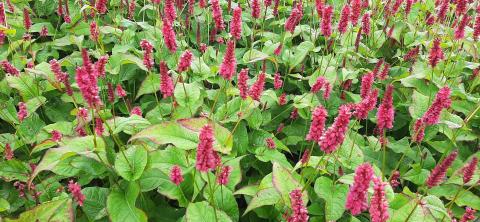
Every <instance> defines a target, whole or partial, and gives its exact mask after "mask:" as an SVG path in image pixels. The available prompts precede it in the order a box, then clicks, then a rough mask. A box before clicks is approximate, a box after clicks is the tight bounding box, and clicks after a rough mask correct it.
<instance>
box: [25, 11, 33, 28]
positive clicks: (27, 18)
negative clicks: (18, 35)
mask: <svg viewBox="0 0 480 222" xmlns="http://www.w3.org/2000/svg"><path fill="white" fill-rule="evenodd" d="M23 26H24V27H25V29H26V30H27V31H28V30H30V27H32V20H31V19H30V12H29V11H28V9H27V8H23Z"/></svg>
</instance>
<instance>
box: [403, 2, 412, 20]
mask: <svg viewBox="0 0 480 222" xmlns="http://www.w3.org/2000/svg"><path fill="white" fill-rule="evenodd" d="M412 4H413V0H407V3H406V5H405V16H408V14H410V11H411V10H412Z"/></svg>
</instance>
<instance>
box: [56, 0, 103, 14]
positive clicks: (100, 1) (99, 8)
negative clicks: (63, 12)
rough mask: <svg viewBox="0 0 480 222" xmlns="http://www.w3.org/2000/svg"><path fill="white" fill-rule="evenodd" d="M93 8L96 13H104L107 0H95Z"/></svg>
mask: <svg viewBox="0 0 480 222" xmlns="http://www.w3.org/2000/svg"><path fill="white" fill-rule="evenodd" d="M65 1H66V0H65ZM95 8H96V9H97V12H98V13H100V14H105V12H107V0H97V1H96V4H95Z"/></svg>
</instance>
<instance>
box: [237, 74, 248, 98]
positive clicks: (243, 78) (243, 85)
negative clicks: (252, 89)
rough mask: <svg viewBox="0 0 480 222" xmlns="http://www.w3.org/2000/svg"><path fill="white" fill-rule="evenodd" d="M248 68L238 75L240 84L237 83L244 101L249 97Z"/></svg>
mask: <svg viewBox="0 0 480 222" xmlns="http://www.w3.org/2000/svg"><path fill="white" fill-rule="evenodd" d="M247 81H248V68H245V69H242V70H241V71H240V73H239V74H238V82H237V87H238V90H239V91H240V97H242V99H246V98H247V96H248V85H247Z"/></svg>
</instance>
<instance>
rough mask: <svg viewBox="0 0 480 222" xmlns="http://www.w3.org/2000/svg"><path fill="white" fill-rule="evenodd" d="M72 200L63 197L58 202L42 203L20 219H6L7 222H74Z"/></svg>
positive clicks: (22, 214)
mask: <svg viewBox="0 0 480 222" xmlns="http://www.w3.org/2000/svg"><path fill="white" fill-rule="evenodd" d="M73 220H74V218H73V208H72V199H70V198H65V197H61V198H59V199H56V200H52V201H49V202H45V203H42V204H40V205H38V206H36V207H34V208H32V209H30V210H28V211H25V212H23V213H21V214H20V216H19V217H18V219H6V220H5V221H7V222H32V221H58V222H70V221H73Z"/></svg>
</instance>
